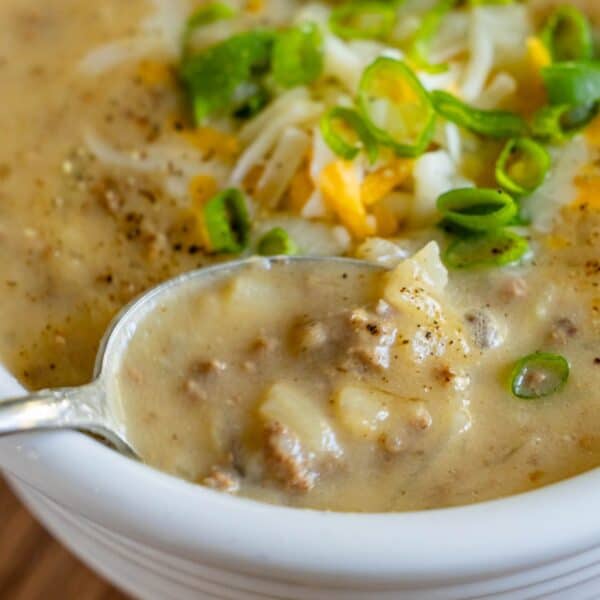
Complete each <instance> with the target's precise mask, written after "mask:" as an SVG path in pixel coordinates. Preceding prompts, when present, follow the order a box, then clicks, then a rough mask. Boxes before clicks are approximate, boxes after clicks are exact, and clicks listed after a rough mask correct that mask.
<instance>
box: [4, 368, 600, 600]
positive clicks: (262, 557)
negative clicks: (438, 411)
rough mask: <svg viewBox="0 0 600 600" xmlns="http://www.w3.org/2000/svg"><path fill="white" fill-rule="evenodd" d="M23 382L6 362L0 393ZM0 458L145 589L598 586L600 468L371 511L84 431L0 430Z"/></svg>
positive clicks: (102, 563) (213, 594) (124, 581)
mask: <svg viewBox="0 0 600 600" xmlns="http://www.w3.org/2000/svg"><path fill="white" fill-rule="evenodd" d="M22 391H23V390H22V388H20V386H18V384H17V383H16V382H15V381H14V380H12V379H10V378H8V377H7V376H6V375H4V376H2V374H1V373H0V397H6V396H8V395H10V394H15V393H20V392H21V393H22ZM0 468H2V469H3V470H4V471H5V472H6V473H7V475H8V477H9V480H10V481H11V482H12V484H13V486H14V487H15V489H16V491H17V492H18V493H19V494H20V496H21V498H22V499H23V500H24V501H25V502H26V503H27V505H28V506H29V507H30V509H31V510H32V511H33V512H34V513H35V514H36V515H37V516H38V518H39V519H40V520H41V521H42V522H43V523H44V524H45V525H46V526H47V527H48V528H49V529H50V530H51V531H52V532H53V533H54V534H55V535H56V536H57V537H58V538H59V539H60V540H62V541H63V542H64V543H65V544H66V545H67V546H68V547H69V548H71V550H72V551H73V552H74V553H75V554H77V555H78V556H79V557H81V558H82V559H83V560H84V561H86V562H87V563H88V564H89V565H91V566H92V567H93V568H95V569H96V570H97V571H99V572H100V573H102V574H103V575H104V576H106V577H107V578H108V579H110V580H111V581H112V582H114V583H115V584H116V585H117V586H120V587H121V588H122V589H124V590H125V591H127V592H129V593H131V594H133V595H134V596H136V597H138V598H144V599H157V600H159V599H160V600H168V599H171V598H172V599H174V600H186V599H188V598H190V599H192V598H194V599H197V598H228V599H244V600H246V599H258V598H269V599H273V598H286V599H287V598H289V599H311V600H312V599H314V600H329V599H332V600H333V599H336V600H337V599H342V598H343V599H344V600H353V599H359V598H360V599H361V600H362V599H366V598H368V599H376V600H377V599H394V600H397V599H399V598H400V599H427V600H436V599H442V598H443V599H444V600H448V599H460V600H465V599H467V598H482V597H484V598H494V599H500V598H506V599H510V600H518V599H521V598H523V599H524V598H544V599H549V598H568V599H571V598H577V599H584V598H597V597H598V596H599V595H600V517H599V516H598V514H599V512H598V507H599V506H600V470H595V471H592V472H590V473H587V474H585V475H581V476H579V477H576V478H574V479H571V480H569V481H565V482H562V483H559V484H556V485H552V486H549V487H546V488H543V489H540V490H537V491H534V492H530V493H527V494H521V495H519V496H513V497H511V498H507V499H503V500H497V501H493V502H485V503H482V504H477V505H473V506H467V507H461V508H452V509H444V510H433V511H427V512H416V513H403V514H402V513H401V514H381V515H371V514H337V513H326V512H318V511H308V510H295V509H289V508H282V507H275V506H270V505H265V504H260V503H257V502H253V501H249V500H243V499H237V498H233V497H230V496H227V495H225V494H221V493H218V492H214V491H211V490H209V489H205V488H202V487H199V486H194V485H191V484H188V483H186V482H184V481H180V480H178V479H176V478H173V477H170V476H168V475H165V474H162V473H160V472H157V471H155V470H153V469H150V468H148V467H146V466H144V465H142V464H139V463H137V462H135V461H132V460H129V459H127V458H124V457H122V456H120V455H118V454H117V453H115V452H113V451H112V450H110V449H108V448H106V447H104V446H103V445H102V444H100V443H98V442H96V441H94V440H93V439H91V438H89V437H87V436H85V435H82V434H79V433H75V432H49V433H38V434H27V435H19V436H13V437H8V438H4V439H1V440H0Z"/></svg>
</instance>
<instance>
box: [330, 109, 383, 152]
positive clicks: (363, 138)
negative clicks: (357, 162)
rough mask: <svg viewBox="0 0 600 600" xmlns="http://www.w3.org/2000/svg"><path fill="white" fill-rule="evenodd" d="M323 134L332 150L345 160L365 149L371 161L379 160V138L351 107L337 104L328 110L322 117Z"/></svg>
mask: <svg viewBox="0 0 600 600" xmlns="http://www.w3.org/2000/svg"><path fill="white" fill-rule="evenodd" d="M321 134H322V135H323V139H324V140H325V141H326V142H327V145H328V146H329V147H330V148H331V150H332V151H333V152H334V153H335V154H336V155H337V156H339V157H340V158H343V159H344V160H352V159H353V158H355V157H356V156H357V155H358V153H359V152H360V151H361V150H363V149H364V150H365V151H366V153H367V156H368V157H369V161H370V162H371V163H374V162H375V161H376V160H377V155H378V154H379V152H378V147H377V140H376V139H375V138H374V137H373V135H372V134H371V132H370V131H369V128H368V127H367V125H366V123H365V122H364V120H363V118H362V117H361V116H360V115H359V114H358V113H357V112H356V111H355V110H352V109H351V108H344V107H342V106H336V107H334V108H332V109H330V110H329V111H328V112H326V113H325V114H324V115H323V117H322V118H321Z"/></svg>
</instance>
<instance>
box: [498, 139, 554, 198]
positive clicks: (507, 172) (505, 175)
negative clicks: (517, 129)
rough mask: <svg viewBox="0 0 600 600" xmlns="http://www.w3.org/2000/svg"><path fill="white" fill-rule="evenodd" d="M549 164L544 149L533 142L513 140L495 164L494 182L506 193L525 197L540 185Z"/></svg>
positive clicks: (549, 160)
mask: <svg viewBox="0 0 600 600" xmlns="http://www.w3.org/2000/svg"><path fill="white" fill-rule="evenodd" d="M551 163H552V159H551V158H550V154H549V153H548V151H547V150H546V148H544V147H543V146H541V145H540V144H538V143H537V142H535V141H534V140H532V139H529V138H513V139H512V140H508V142H506V145H505V146H504V149H503V150H502V153H501V154H500V158H498V162H497V163H496V181H497V182H498V183H499V184H500V185H501V186H502V187H503V188H504V189H505V190H507V191H508V192H510V193H512V194H516V195H518V196H525V195H527V194H531V192H533V191H534V190H536V189H537V188H538V187H539V186H540V185H542V183H543V182H544V179H545V178H546V175H547V174H548V171H549V170H550V165H551Z"/></svg>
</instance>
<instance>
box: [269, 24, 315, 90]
mask: <svg viewBox="0 0 600 600" xmlns="http://www.w3.org/2000/svg"><path fill="white" fill-rule="evenodd" d="M323 62H324V58H323V36H322V35H321V32H320V30H319V28H318V27H317V25H315V24H314V23H310V22H305V23H301V24H300V25H298V26H297V27H294V28H293V29H288V30H287V31H283V32H282V33H280V34H279V35H278V36H277V38H276V39H275V45H274V47H273V77H274V79H275V82H276V83H278V84H279V85H281V86H283V87H288V88H290V87H295V86H298V85H307V84H309V83H312V82H313V81H315V80H316V79H318V78H319V77H320V75H321V73H322V72H323Z"/></svg>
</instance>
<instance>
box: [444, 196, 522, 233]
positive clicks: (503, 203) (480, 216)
mask: <svg viewBox="0 0 600 600" xmlns="http://www.w3.org/2000/svg"><path fill="white" fill-rule="evenodd" d="M437 206H438V210H439V211H440V212H441V213H442V215H443V217H444V221H446V222H448V223H452V224H453V225H458V226H459V227H461V228H463V229H466V230H468V231H476V232H486V231H492V230H495V229H499V228H500V227H503V226H504V225H507V224H508V223H510V222H511V221H512V219H514V218H515V216H516V215H517V213H518V209H517V205H516V203H515V201H514V200H513V199H512V197H511V196H509V195H508V194H507V193H506V192H503V191H500V190H494V189H485V188H461V189H456V190H451V191H449V192H446V193H445V194H442V195H441V196H440V197H439V198H438V201H437Z"/></svg>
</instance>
